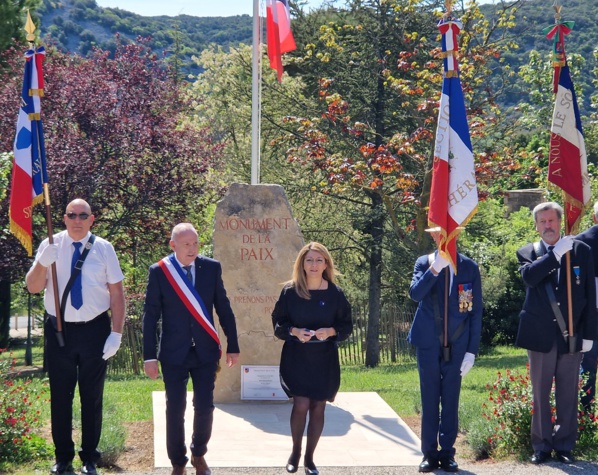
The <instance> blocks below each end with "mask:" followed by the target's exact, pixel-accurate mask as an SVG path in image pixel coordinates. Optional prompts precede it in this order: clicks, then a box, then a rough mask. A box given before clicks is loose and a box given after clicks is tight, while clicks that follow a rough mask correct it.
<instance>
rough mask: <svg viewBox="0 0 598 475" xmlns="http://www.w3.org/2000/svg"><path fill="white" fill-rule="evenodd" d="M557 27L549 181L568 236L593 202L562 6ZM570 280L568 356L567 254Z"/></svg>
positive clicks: (572, 347) (573, 341) (573, 340)
mask: <svg viewBox="0 0 598 475" xmlns="http://www.w3.org/2000/svg"><path fill="white" fill-rule="evenodd" d="M553 8H554V10H555V17H554V19H555V24H554V25H553V26H551V27H549V28H547V29H546V30H545V31H544V33H545V34H546V37H547V38H548V39H552V40H553V41H554V47H553V58H552V65H553V67H554V77H553V86H554V87H553V89H554V93H555V106H554V112H553V116H552V125H551V130H550V152H549V161H548V181H549V182H551V183H553V184H555V185H556V186H557V187H559V188H560V189H561V190H562V194H563V204H564V206H563V208H564V211H565V216H564V218H565V235H569V234H573V233H575V232H576V228H577V226H578V225H579V221H580V219H581V216H582V214H583V211H584V208H585V206H587V205H588V204H589V202H590V198H591V190H590V181H589V175H588V169H587V155H586V149H585V142H584V138H583V131H582V128H581V119H580V114H579V107H578V105H577V98H576V96H575V89H574V87H573V82H572V80H571V73H570V71H569V65H568V63H567V55H566V53H565V35H568V34H569V33H570V32H571V30H572V29H573V26H574V25H575V22H573V21H562V5H560V4H559V1H558V0H555V2H554V4H553ZM565 256H566V257H565V263H566V268H567V270H566V278H567V279H566V280H567V312H568V322H567V333H568V335H567V337H568V343H569V352H570V353H575V352H576V351H577V336H576V335H575V333H574V327H573V300H572V296H571V253H570V252H567V253H566V254H565Z"/></svg>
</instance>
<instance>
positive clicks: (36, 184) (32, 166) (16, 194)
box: [9, 47, 48, 256]
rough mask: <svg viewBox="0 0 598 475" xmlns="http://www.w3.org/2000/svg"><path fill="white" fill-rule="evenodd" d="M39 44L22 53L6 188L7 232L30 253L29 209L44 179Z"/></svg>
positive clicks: (38, 197) (37, 200)
mask: <svg viewBox="0 0 598 475" xmlns="http://www.w3.org/2000/svg"><path fill="white" fill-rule="evenodd" d="M45 54H46V52H45V50H44V48H43V47H39V48H37V49H30V50H28V51H27V52H26V53H25V74H24V76H23V88H22V92H21V107H20V109H19V116H18V119H17V132H16V137H15V142H14V161H13V169H12V184H11V187H10V209H9V214H10V231H11V232H12V233H13V234H14V235H15V236H16V237H17V238H18V239H19V241H21V244H22V245H23V247H25V249H27V251H28V253H29V255H30V256H31V255H32V251H33V243H32V240H33V239H32V227H33V226H32V209H33V206H34V205H36V204H37V203H41V201H42V199H43V196H42V194H43V186H44V183H47V182H48V175H47V172H46V154H45V148H44V131H43V126H42V119H41V101H40V98H41V96H43V94H44V79H43V72H42V61H43V59H44V56H45Z"/></svg>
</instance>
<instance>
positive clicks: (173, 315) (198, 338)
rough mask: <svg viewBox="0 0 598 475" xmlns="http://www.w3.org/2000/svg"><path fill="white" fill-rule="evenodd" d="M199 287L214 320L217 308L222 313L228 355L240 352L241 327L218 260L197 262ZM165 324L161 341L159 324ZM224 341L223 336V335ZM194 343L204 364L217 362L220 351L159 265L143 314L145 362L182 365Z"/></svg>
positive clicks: (149, 283) (150, 282) (153, 273)
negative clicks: (157, 361)
mask: <svg viewBox="0 0 598 475" xmlns="http://www.w3.org/2000/svg"><path fill="white" fill-rule="evenodd" d="M195 288H196V289H197V291H198V293H199V295H200V296H201V298H202V300H203V303H204V305H205V308H206V310H207V312H208V314H209V318H211V320H212V322H213V321H214V316H213V309H214V308H215V309H216V312H217V313H218V319H219V321H220V326H221V327H222V329H223V330H224V333H225V335H226V339H227V343H228V348H227V350H226V352H227V353H239V343H238V341H237V326H236V323H235V316H234V314H233V311H232V309H231V306H230V302H229V300H228V297H227V296H226V290H225V289H224V283H223V282H222V267H221V266H220V263H219V262H218V261H216V260H214V259H209V258H207V257H203V256H198V257H197V258H196V259H195ZM159 321H161V323H162V325H161V327H160V330H161V331H160V335H159V340H158V322H159ZM219 336H220V338H221V339H222V335H219ZM192 342H195V346H194V349H195V351H196V352H197V356H198V358H199V360H200V361H202V362H207V361H217V360H218V359H219V355H220V349H219V348H218V345H217V344H216V342H215V341H214V339H213V338H212V337H211V336H210V335H209V334H208V333H207V332H206V331H205V330H204V329H203V327H202V326H201V325H200V324H199V323H198V322H197V320H195V318H194V317H193V316H192V315H191V312H189V311H188V310H187V308H186V307H185V305H184V304H183V302H182V301H181V299H180V298H179V297H178V296H177V294H176V293H175V291H174V289H173V288H172V286H171V285H170V283H169V282H168V280H167V278H166V275H164V271H163V270H162V269H161V268H160V266H159V265H158V264H153V265H152V266H151V267H150V269H149V276H148V279H147V290H146V296H145V306H144V313H143V359H144V360H151V359H158V360H160V361H162V362H165V363H169V364H174V365H177V364H182V363H183V361H184V360H185V357H186V356H187V354H188V353H189V349H190V348H191V345H192Z"/></svg>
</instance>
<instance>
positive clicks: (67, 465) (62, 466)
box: [50, 462, 73, 475]
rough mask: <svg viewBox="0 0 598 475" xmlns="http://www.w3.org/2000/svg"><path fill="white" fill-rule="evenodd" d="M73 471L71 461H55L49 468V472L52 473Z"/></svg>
mask: <svg viewBox="0 0 598 475" xmlns="http://www.w3.org/2000/svg"><path fill="white" fill-rule="evenodd" d="M72 471H73V465H72V464H71V462H56V463H55V464H54V465H53V466H52V468H51V469H50V473H51V474H53V475H58V474H63V473H71V472H72Z"/></svg>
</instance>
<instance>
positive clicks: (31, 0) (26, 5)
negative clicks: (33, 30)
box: [0, 0, 41, 51]
mask: <svg viewBox="0 0 598 475" xmlns="http://www.w3.org/2000/svg"><path fill="white" fill-rule="evenodd" d="M40 4H41V0H3V1H2V2H0V51H4V50H5V49H7V48H8V47H10V46H11V45H12V44H13V41H14V40H18V41H21V42H24V41H25V35H26V33H25V21H26V20H27V10H29V11H30V13H31V16H32V17H35V15H34V12H35V10H36V9H37V8H38V7H39V5H40ZM34 21H35V19H34Z"/></svg>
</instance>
